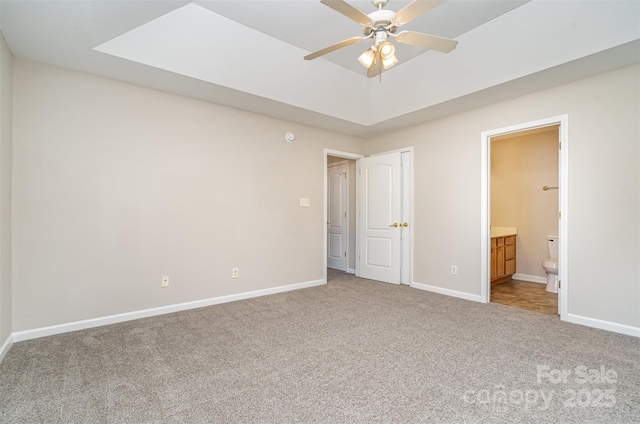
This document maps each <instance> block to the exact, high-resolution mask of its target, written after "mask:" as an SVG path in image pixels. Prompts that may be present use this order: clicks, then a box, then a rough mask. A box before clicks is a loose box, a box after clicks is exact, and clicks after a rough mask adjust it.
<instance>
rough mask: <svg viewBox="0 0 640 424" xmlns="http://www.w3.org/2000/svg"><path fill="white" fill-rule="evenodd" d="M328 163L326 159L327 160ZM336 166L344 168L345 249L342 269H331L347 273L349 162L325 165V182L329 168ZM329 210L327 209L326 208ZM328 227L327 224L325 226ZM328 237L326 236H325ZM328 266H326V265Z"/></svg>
mask: <svg viewBox="0 0 640 424" xmlns="http://www.w3.org/2000/svg"><path fill="white" fill-rule="evenodd" d="M327 162H328V159H327ZM337 166H344V181H343V182H342V183H341V184H343V189H344V190H343V192H342V201H343V203H344V211H345V212H346V215H345V223H344V227H345V230H346V233H347V234H346V237H345V243H344V247H345V252H344V254H345V258H344V260H345V263H344V269H339V268H333V269H338V270H339V271H344V272H347V269H348V268H349V258H350V255H349V250H350V248H351V246H350V245H349V230H350V227H349V220H350V219H351V216H350V215H349V197H350V193H349V162H348V161H346V160H341V161H340V162H333V163H327V180H328V179H329V172H328V171H329V168H333V167H337ZM327 184H329V182H328V181H327ZM328 191H329V186H328V185H327V200H328V197H329V193H328ZM327 209H329V208H327ZM340 219H342V217H340ZM326 222H329V217H328V216H327V221H326ZM327 225H329V224H327ZM327 237H328V234H327ZM328 256H329V246H327V257H328ZM328 262H329V259H327V263H328ZM327 266H328V265H327Z"/></svg>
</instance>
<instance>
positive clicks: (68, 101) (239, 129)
mask: <svg viewBox="0 0 640 424" xmlns="http://www.w3.org/2000/svg"><path fill="white" fill-rule="evenodd" d="M14 90H15V102H14V139H13V140H14V162H13V172H14V174H13V183H14V203H13V208H14V209H13V212H14V214H13V216H14V220H13V248H14V251H13V253H14V255H13V259H14V261H13V289H14V290H13V319H14V322H13V331H23V330H28V329H34V328H39V327H43V326H50V325H55V324H60V323H67V322H73V321H77V320H83V319H88V318H93V317H102V316H108V315H112V314H119V313H123V312H128V311H137V310H142V309H146V308H153V307H159V306H164V305H171V304H177V303H181V302H187V301H193V300H199V299H207V298H213V297H217V296H223V295H229V294H235V293H241V292H247V291H251V290H257V289H265V288H272V287H277V286H283V285H289V284H294V283H302V282H308V281H315V280H321V279H322V278H323V269H322V263H323V255H324V253H323V252H322V247H323V240H322V237H323V224H324V223H323V216H324V213H323V205H324V201H323V198H322V197H323V187H324V182H323V175H324V172H323V163H324V161H323V158H324V150H323V149H324V148H331V149H338V148H339V149H344V150H348V151H353V152H362V151H363V150H364V147H363V140H362V139H359V138H356V137H351V136H345V135H340V134H337V133H333V132H330V131H325V130H320V129H316V128H311V127H307V126H303V125H300V124H294V123H291V122H286V121H281V120H277V119H273V118H268V117H264V116H261V115H256V114H251V113H247V112H243V111H239V110H235V109H231V108H227V107H222V106H219V105H214V104H209V103H206V102H201V101H197V100H193V99H189V98H185V97H181V96H177V95H171V94H167V93H163V92H159V91H154V90H151V89H146V88H142V87H138V86H134V85H129V84H124V83H120V82H116V81H113V80H108V79H104V78H99V77H95V76H91V75H87V74H82V73H78V72H73V71H68V70H63V69H59V68H55V67H51V66H48V65H44V64H39V63H35V62H31V61H26V60H22V59H16V60H15V68H14ZM287 131H293V132H294V133H295V134H296V140H295V142H294V143H291V144H289V143H287V142H286V141H285V138H284V134H285V133H286V132H287ZM300 197H308V198H310V199H311V207H310V208H301V207H300V206H299V198H300ZM232 267H238V268H239V271H240V272H239V273H240V278H239V279H237V280H232V279H231V278H230V277H231V268H232ZM163 275H168V276H170V287H168V288H164V289H163V288H161V287H160V279H161V276H163Z"/></svg>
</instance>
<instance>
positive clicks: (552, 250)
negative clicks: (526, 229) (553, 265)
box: [547, 236, 558, 258]
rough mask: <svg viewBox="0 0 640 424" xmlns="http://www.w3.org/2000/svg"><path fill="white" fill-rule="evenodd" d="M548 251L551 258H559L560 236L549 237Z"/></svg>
mask: <svg viewBox="0 0 640 424" xmlns="http://www.w3.org/2000/svg"><path fill="white" fill-rule="evenodd" d="M547 251H548V252H549V257H550V258H557V257H558V236H547Z"/></svg>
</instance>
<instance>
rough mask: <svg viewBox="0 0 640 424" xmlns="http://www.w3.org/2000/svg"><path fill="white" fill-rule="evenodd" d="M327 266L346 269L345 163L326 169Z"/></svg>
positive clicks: (341, 269)
mask: <svg viewBox="0 0 640 424" xmlns="http://www.w3.org/2000/svg"><path fill="white" fill-rule="evenodd" d="M327 178H328V182H327V191H328V193H327V196H328V202H327V208H328V209H329V210H328V211H327V217H328V219H329V221H328V222H327V267H328V268H333V269H338V270H340V271H346V270H347V234H348V233H347V165H345V164H341V165H332V166H329V168H328V170H327Z"/></svg>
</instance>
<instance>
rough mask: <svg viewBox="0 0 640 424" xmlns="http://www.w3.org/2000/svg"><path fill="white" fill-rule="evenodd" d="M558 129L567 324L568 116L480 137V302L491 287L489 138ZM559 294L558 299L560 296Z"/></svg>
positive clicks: (560, 274) (563, 310)
mask: <svg viewBox="0 0 640 424" xmlns="http://www.w3.org/2000/svg"><path fill="white" fill-rule="evenodd" d="M556 125H557V126H559V128H558V142H559V143H560V145H559V146H560V147H561V148H560V149H559V153H558V154H559V158H558V159H559V160H558V166H559V169H558V186H559V189H558V191H559V193H558V195H559V198H558V211H559V213H560V216H559V223H558V229H559V234H558V236H559V238H560V243H559V246H558V247H559V249H558V280H559V281H561V282H562V288H561V289H559V290H558V293H559V299H558V300H559V302H560V319H561V320H562V321H567V319H568V305H569V272H568V251H569V250H568V245H569V243H568V242H569V240H568V222H569V203H568V194H569V115H566V114H565V115H559V116H554V117H550V118H545V119H540V120H537V121H531V122H524V123H521V124H516V125H511V126H508V127H503V128H497V129H493V130H489V131H483V132H482V133H481V135H480V142H481V147H480V157H481V165H480V300H481V302H483V303H489V302H490V301H491V299H490V293H491V291H490V287H489V285H490V284H491V275H490V273H491V263H490V261H491V255H490V254H489V253H490V251H491V246H490V243H491V236H490V231H491V230H490V228H491V226H490V225H491V223H490V222H489V221H490V218H491V202H490V201H491V175H490V173H491V137H495V136H499V135H505V134H512V133H517V132H521V131H526V130H531V129H536V128H544V127H550V126H556ZM560 294H561V295H560Z"/></svg>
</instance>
